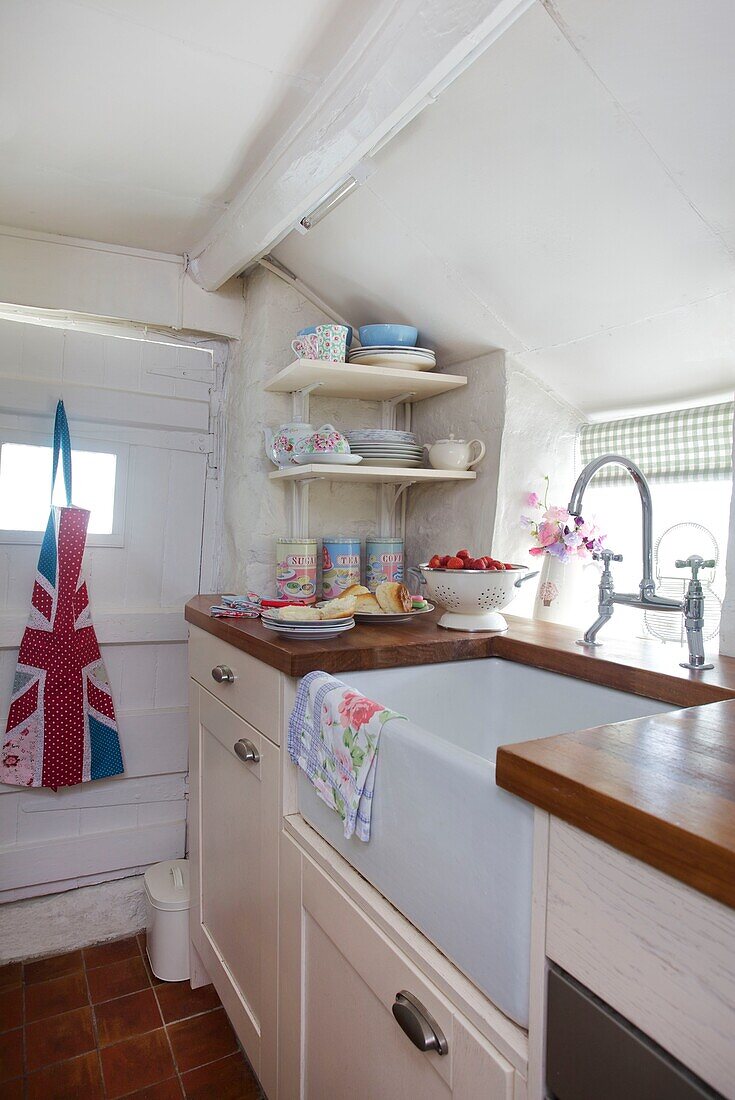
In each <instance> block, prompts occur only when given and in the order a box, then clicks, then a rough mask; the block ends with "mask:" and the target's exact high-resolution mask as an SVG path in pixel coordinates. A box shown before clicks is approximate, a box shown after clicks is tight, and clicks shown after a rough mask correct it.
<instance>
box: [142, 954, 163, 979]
mask: <svg viewBox="0 0 735 1100" xmlns="http://www.w3.org/2000/svg"><path fill="white" fill-rule="evenodd" d="M143 966H144V967H145V972H146V974H147V975H148V981H149V982H150V983H151V985H156V986H158V985H165V984H166V983H165V982H164V981H163V979H162V978H157V977H156V975H155V974H154V973H153V971H152V970H151V964H150V962H149V959H148V956H147V955H144V956H143Z"/></svg>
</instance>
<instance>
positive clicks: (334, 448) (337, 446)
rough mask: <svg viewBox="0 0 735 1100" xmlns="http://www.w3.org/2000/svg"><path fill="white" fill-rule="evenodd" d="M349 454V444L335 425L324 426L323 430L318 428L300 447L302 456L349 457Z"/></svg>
mask: <svg viewBox="0 0 735 1100" xmlns="http://www.w3.org/2000/svg"><path fill="white" fill-rule="evenodd" d="M349 453H350V445H349V443H348V442H347V440H346V439H345V437H344V436H343V435H342V433H341V432H338V431H337V429H336V428H335V427H334V425H333V424H323V425H322V426H321V428H317V430H316V431H315V432H312V434H311V435H310V436H307V438H306V439H305V440H304V441H303V443H302V444H301V445H300V447H299V454H302V455H314V454H334V455H348V454H349Z"/></svg>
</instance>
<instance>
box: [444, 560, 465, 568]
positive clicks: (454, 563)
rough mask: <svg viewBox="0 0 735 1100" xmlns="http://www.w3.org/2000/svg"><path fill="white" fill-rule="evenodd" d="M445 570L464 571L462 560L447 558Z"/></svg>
mask: <svg viewBox="0 0 735 1100" xmlns="http://www.w3.org/2000/svg"><path fill="white" fill-rule="evenodd" d="M447 569H464V561H463V560H462V558H449V559H448V560H447Z"/></svg>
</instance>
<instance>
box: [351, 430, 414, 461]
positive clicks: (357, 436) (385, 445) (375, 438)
mask: <svg viewBox="0 0 735 1100" xmlns="http://www.w3.org/2000/svg"><path fill="white" fill-rule="evenodd" d="M347 439H348V441H349V444H350V450H351V451H352V453H353V454H356V455H362V460H363V463H364V465H366V466H402V467H406V468H407V469H417V468H418V467H419V466H422V465H423V453H424V452H423V448H422V447H421V445H420V444H419V443H417V442H416V436H415V435H414V434H413V432H402V431H395V430H393V429H389V428H363V429H361V430H359V431H354V432H348V433H347Z"/></svg>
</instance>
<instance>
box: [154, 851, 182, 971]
mask: <svg viewBox="0 0 735 1100" xmlns="http://www.w3.org/2000/svg"><path fill="white" fill-rule="evenodd" d="M143 884H144V886H145V900H146V913H147V952H148V960H149V962H150V964H151V970H152V971H153V973H154V974H155V975H156V977H157V978H161V980H162V981H164V982H183V981H184V980H185V979H186V978H188V977H189V905H190V896H189V861H188V859H169V860H166V862H165V863H156V864H154V865H153V867H149V868H148V870H147V871H146V873H145V875H144V876H143Z"/></svg>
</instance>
